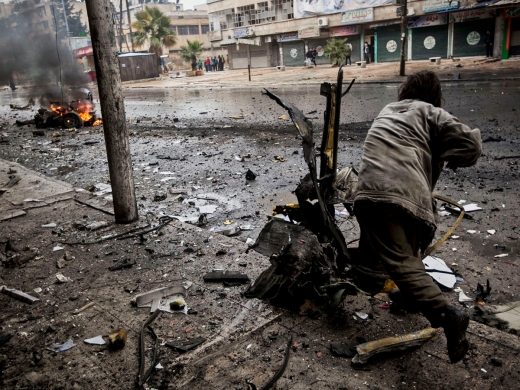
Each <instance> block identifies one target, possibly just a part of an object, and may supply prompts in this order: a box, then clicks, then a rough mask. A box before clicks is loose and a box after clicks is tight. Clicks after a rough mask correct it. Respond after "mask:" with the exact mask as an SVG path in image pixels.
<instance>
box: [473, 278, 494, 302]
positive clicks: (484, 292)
mask: <svg viewBox="0 0 520 390" xmlns="http://www.w3.org/2000/svg"><path fill="white" fill-rule="evenodd" d="M490 294H491V285H490V284H489V279H487V280H486V288H485V289H484V286H482V285H481V284H480V283H477V296H476V297H475V301H477V302H484V301H485V300H486V298H487V297H489V295H490Z"/></svg>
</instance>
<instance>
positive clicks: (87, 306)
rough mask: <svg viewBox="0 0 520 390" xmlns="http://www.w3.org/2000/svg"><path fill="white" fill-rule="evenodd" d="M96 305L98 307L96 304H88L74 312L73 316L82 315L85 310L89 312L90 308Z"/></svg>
mask: <svg viewBox="0 0 520 390" xmlns="http://www.w3.org/2000/svg"><path fill="white" fill-rule="evenodd" d="M95 305H96V303H95V302H89V303H87V304H86V305H85V306H82V307H80V308H79V309H76V310H74V311H73V312H72V314H79V313H81V312H82V311H85V310H87V309H88V308H90V307H92V306H95Z"/></svg>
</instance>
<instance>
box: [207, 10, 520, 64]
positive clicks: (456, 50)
mask: <svg viewBox="0 0 520 390" xmlns="http://www.w3.org/2000/svg"><path fill="white" fill-rule="evenodd" d="M397 1H399V0H334V1H332V0H330V1H327V0H268V1H254V0H207V2H208V14H209V23H210V33H209V36H210V41H211V42H213V43H218V44H220V45H221V46H227V48H228V53H229V64H230V67H231V68H234V69H237V68H246V67H247V66H248V65H250V66H251V67H269V66H280V65H285V66H302V65H303V63H304V58H305V53H306V51H307V50H308V49H309V48H311V47H315V48H316V49H317V51H318V58H317V63H318V64H320V63H321V64H325V63H330V61H329V59H328V58H326V57H324V56H323V47H324V46H325V45H326V42H327V40H328V39H331V38H347V39H348V40H347V44H349V45H351V47H352V60H353V61H358V60H360V59H361V58H363V56H364V53H363V46H364V43H365V42H367V43H368V44H369V45H370V50H371V58H372V60H373V61H375V62H388V61H398V60H399V54H400V46H401V26H400V23H401V17H400V16H398V12H402V8H401V6H399V5H396V4H395V3H396V2H397ZM515 4H516V6H515ZM407 8H408V12H407V15H408V17H409V18H408V29H407V33H408V37H407V46H406V47H407V50H406V53H405V55H406V58H407V59H409V60H418V59H428V58H431V57H445V58H446V57H450V56H454V57H461V56H481V55H484V54H485V48H484V39H485V35H486V33H487V31H488V30H489V31H490V32H491V34H492V36H493V40H494V44H493V48H494V49H493V50H494V55H495V56H501V57H502V58H507V57H508V56H509V55H518V50H519V49H520V31H519V30H520V27H519V24H520V18H518V16H519V14H520V7H518V0H487V1H486V0H484V1H480V0H458V1H457V0H410V1H408V6H407Z"/></svg>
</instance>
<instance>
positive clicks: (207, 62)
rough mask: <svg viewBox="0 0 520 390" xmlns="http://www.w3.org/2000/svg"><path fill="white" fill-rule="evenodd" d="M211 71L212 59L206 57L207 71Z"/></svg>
mask: <svg viewBox="0 0 520 390" xmlns="http://www.w3.org/2000/svg"><path fill="white" fill-rule="evenodd" d="M209 71H211V60H210V59H209V57H207V58H206V72H209Z"/></svg>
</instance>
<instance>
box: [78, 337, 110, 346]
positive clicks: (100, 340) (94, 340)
mask: <svg viewBox="0 0 520 390" xmlns="http://www.w3.org/2000/svg"><path fill="white" fill-rule="evenodd" d="M83 342H84V343H86V344H93V345H104V344H106V342H105V340H103V336H96V337H92V338H91V339H85V340H83Z"/></svg>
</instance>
